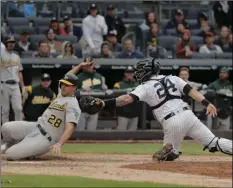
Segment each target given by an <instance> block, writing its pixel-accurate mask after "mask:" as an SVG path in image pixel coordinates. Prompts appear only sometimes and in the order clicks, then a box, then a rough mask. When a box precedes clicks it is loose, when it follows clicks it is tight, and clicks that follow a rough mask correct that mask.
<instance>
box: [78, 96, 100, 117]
mask: <svg viewBox="0 0 233 188" xmlns="http://www.w3.org/2000/svg"><path fill="white" fill-rule="evenodd" d="M79 105H80V108H81V110H82V112H85V113H88V114H96V113H98V112H99V111H100V110H101V109H102V108H103V102H102V100H101V99H98V98H95V97H92V96H83V97H81V98H80V99H79Z"/></svg>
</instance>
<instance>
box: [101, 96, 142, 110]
mask: <svg viewBox="0 0 233 188" xmlns="http://www.w3.org/2000/svg"><path fill="white" fill-rule="evenodd" d="M138 100H139V98H138V97H137V96H136V95H133V94H128V95H121V96H119V97H117V98H113V99H107V100H104V101H103V102H104V107H112V108H114V107H116V106H125V105H127V104H130V103H133V102H136V101H138Z"/></svg>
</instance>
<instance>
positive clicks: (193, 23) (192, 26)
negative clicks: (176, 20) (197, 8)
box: [186, 19, 197, 29]
mask: <svg viewBox="0 0 233 188" xmlns="http://www.w3.org/2000/svg"><path fill="white" fill-rule="evenodd" d="M186 21H187V22H188V24H189V26H190V29H197V20H196V19H195V20H194V19H190V20H186Z"/></svg>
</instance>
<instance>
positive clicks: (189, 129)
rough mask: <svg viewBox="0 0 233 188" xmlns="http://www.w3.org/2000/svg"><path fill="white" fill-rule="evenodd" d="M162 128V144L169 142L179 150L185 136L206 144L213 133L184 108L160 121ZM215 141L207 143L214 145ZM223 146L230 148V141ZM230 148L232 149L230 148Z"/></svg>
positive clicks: (211, 138) (212, 137)
mask: <svg viewBox="0 0 233 188" xmlns="http://www.w3.org/2000/svg"><path fill="white" fill-rule="evenodd" d="M162 126H163V130H164V144H166V143H171V144H173V147H174V149H175V150H176V151H179V149H180V145H181V142H182V141H183V139H184V137H185V136H189V137H191V138H192V139H194V140H195V141H197V142H198V143H199V144H202V145H203V146H207V145H208V144H209V143H210V142H211V141H212V140H213V139H214V137H215V135H214V134H213V133H212V132H211V131H210V130H209V129H208V128H207V127H206V126H205V125H204V124H203V123H202V122H201V121H200V120H199V119H198V118H197V117H196V116H195V114H194V113H193V112H192V111H191V110H186V111H183V112H180V113H178V114H176V115H175V116H173V117H171V118H169V119H168V120H164V121H163V122H162ZM215 145H216V141H214V142H212V143H211V144H210V145H209V148H210V147H215ZM224 147H225V148H232V141H231V140H229V142H227V144H226V146H224ZM231 150H232V149H231Z"/></svg>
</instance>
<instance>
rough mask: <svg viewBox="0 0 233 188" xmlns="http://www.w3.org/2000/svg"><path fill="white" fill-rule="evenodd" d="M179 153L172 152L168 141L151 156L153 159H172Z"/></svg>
mask: <svg viewBox="0 0 233 188" xmlns="http://www.w3.org/2000/svg"><path fill="white" fill-rule="evenodd" d="M178 157H179V155H177V154H175V153H173V146H172V144H170V143H168V144H165V146H163V148H162V149H161V150H159V151H157V152H156V153H154V155H153V156H152V160H153V161H174V160H175V159H176V158H178Z"/></svg>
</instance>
